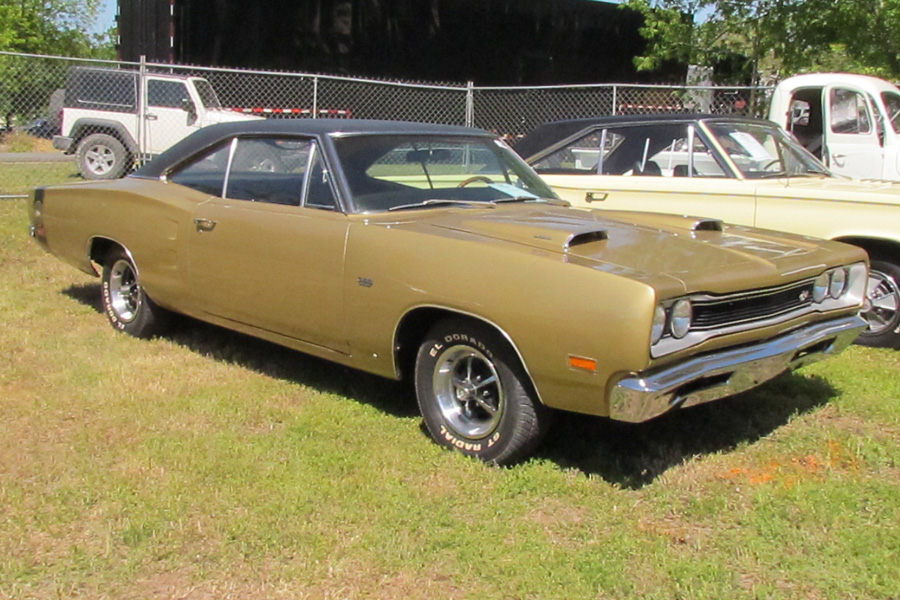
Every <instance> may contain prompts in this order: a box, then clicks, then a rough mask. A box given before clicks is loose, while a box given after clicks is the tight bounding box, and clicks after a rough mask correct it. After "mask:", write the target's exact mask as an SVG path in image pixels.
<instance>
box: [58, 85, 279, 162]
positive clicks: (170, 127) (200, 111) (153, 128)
mask: <svg viewBox="0 0 900 600" xmlns="http://www.w3.org/2000/svg"><path fill="white" fill-rule="evenodd" d="M52 103H53V101H51V104H52ZM60 113H61V117H60V119H59V120H60V131H59V132H58V133H59V135H55V136H54V137H53V147H54V148H56V149H57V150H62V151H63V152H65V153H66V154H74V155H75V156H76V162H77V164H78V170H79V172H80V173H81V176H82V177H84V178H85V179H117V178H119V177H121V176H122V175H124V174H125V173H127V172H128V171H129V170H130V169H131V168H132V167H133V166H134V164H135V161H136V160H137V159H139V158H140V159H147V158H150V157H153V156H155V155H157V154H159V153H161V152H163V151H164V150H166V149H167V148H169V147H170V146H172V144H174V143H175V142H177V141H179V140H181V139H183V138H185V137H186V136H188V135H190V134H191V133H193V132H195V131H197V130H198V129H200V128H202V127H206V126H207V125H212V124H214V123H225V122H231V121H248V120H259V119H261V118H262V117H257V116H254V115H244V114H241V113H238V112H233V111H228V110H225V109H223V108H222V105H221V103H220V102H219V98H218V96H217V95H216V92H215V90H214V89H213V87H212V86H211V85H210V83H209V81H207V80H206V79H203V78H202V77H186V76H180V75H171V74H163V73H149V72H148V73H141V72H138V71H132V70H127V69H97V68H86V67H73V68H72V69H70V71H69V75H68V79H67V83H66V89H65V91H64V93H63V100H62V107H61V110H60Z"/></svg>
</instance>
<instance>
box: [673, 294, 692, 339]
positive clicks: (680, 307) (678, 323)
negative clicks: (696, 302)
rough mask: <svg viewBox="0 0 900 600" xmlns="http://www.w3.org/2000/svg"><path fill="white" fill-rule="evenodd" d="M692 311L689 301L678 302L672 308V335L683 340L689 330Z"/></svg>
mask: <svg viewBox="0 0 900 600" xmlns="http://www.w3.org/2000/svg"><path fill="white" fill-rule="evenodd" d="M693 317H694V311H693V309H691V302H690V300H679V301H678V302H676V303H675V305H674V306H673V307H672V335H674V336H675V337H677V338H679V339H680V338H683V337H684V336H686V335H687V333H688V331H690V330H691V320H692V319H693Z"/></svg>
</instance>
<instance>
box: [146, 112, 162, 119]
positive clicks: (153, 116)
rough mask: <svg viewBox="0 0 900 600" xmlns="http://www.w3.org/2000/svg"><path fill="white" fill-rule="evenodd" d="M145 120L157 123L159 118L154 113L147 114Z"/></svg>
mask: <svg viewBox="0 0 900 600" xmlns="http://www.w3.org/2000/svg"><path fill="white" fill-rule="evenodd" d="M144 118H145V119H147V120H148V121H156V120H157V119H159V117H158V116H156V115H154V114H153V113H147V114H145V115H144Z"/></svg>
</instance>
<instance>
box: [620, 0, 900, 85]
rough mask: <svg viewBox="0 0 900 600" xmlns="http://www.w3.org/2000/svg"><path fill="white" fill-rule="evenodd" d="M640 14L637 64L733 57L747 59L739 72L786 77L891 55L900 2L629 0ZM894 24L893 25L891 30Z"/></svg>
mask: <svg viewBox="0 0 900 600" xmlns="http://www.w3.org/2000/svg"><path fill="white" fill-rule="evenodd" d="M625 5H626V6H628V7H630V8H632V9H635V10H638V11H639V12H640V13H641V14H642V15H643V17H644V26H643V28H642V30H641V33H642V35H643V36H644V38H645V39H646V40H647V50H646V52H645V53H644V55H642V56H639V57H637V59H636V60H635V63H636V65H637V67H638V68H639V69H653V68H656V67H658V66H659V65H660V64H661V62H662V61H664V60H667V59H672V60H677V61H680V62H682V63H686V64H698V65H703V66H714V65H715V64H716V63H717V62H719V61H721V60H724V59H727V58H729V57H733V56H736V55H737V56H742V57H745V59H746V65H747V69H746V72H745V73H743V74H742V75H743V76H744V78H749V79H750V80H751V81H753V82H754V83H756V82H757V81H758V78H759V76H760V75H761V74H765V73H769V72H771V73H774V74H779V75H786V74H791V73H795V72H797V71H800V70H808V69H811V68H815V67H816V66H823V65H831V67H832V68H834V67H837V68H843V69H852V70H860V67H861V66H862V65H863V64H870V65H873V66H874V64H875V63H876V62H879V61H880V63H881V64H885V65H887V64H889V62H890V61H889V60H888V58H889V57H888V56H887V55H890V54H892V55H893V58H894V59H896V57H897V53H896V52H894V51H893V49H892V47H891V46H886V45H885V44H884V42H882V41H880V40H882V39H885V38H896V39H897V40H898V43H900V32H895V31H893V30H891V28H890V27H889V26H888V25H889V24H891V23H894V24H895V25H896V24H897V23H898V16H900V13H898V9H900V0H629V1H628V2H627V3H626V4H625ZM894 29H896V27H895V28H894Z"/></svg>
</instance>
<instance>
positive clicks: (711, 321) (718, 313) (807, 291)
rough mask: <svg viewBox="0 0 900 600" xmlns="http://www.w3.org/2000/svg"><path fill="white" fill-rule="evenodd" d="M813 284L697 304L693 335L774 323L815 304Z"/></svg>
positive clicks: (771, 289) (796, 284) (704, 300)
mask: <svg viewBox="0 0 900 600" xmlns="http://www.w3.org/2000/svg"><path fill="white" fill-rule="evenodd" d="M812 290H813V281H812V280H807V281H801V282H798V283H795V284H792V285H788V286H782V287H778V288H769V289H766V290H757V291H754V292H746V293H741V294H732V295H728V296H721V297H717V298H710V299H703V300H695V301H694V321H693V324H692V326H691V330H692V331H703V330H708V329H716V328H720V327H729V326H732V325H738V324H740V323H747V322H752V321H760V320H764V319H771V318H773V317H777V316H779V315H783V314H786V313H789V312H791V311H794V310H797V309H800V308H805V307H807V306H809V305H811V304H812Z"/></svg>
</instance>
